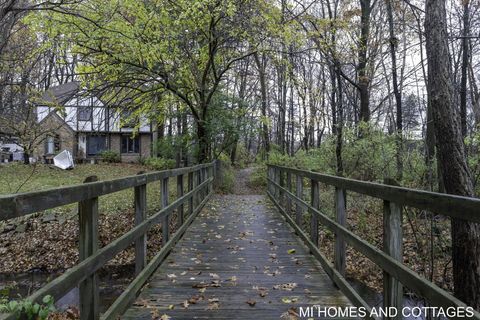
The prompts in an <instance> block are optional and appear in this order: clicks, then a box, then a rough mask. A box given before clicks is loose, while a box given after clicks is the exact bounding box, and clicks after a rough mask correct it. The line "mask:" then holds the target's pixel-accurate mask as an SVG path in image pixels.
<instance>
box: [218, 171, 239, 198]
mask: <svg viewBox="0 0 480 320" xmlns="http://www.w3.org/2000/svg"><path fill="white" fill-rule="evenodd" d="M234 186H235V173H234V172H233V169H232V168H231V167H229V168H224V169H223V170H222V181H221V183H220V185H219V186H218V191H219V192H221V193H233V188H234Z"/></svg>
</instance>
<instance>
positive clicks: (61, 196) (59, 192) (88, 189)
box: [0, 162, 214, 221]
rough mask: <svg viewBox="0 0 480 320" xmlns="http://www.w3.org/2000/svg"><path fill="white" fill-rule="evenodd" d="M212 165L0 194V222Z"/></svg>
mask: <svg viewBox="0 0 480 320" xmlns="http://www.w3.org/2000/svg"><path fill="white" fill-rule="evenodd" d="M213 163H214V162H210V163H204V164H199V165H196V166H191V167H184V168H177V169H168V170H162V171H153V172H147V173H143V174H138V175H133V176H126V177H121V178H116V179H111V180H101V181H95V182H87V183H81V184H75V185H70V186H64V187H56V188H50V189H45V190H40V191H30V192H23V193H15V194H6V195H0V221H5V220H9V219H12V218H18V217H21V216H25V215H28V214H31V213H34V212H38V211H42V210H46V209H51V208H55V207H59V206H63V205H68V204H71V203H75V202H79V201H82V200H86V199H90V198H93V197H98V196H102V195H106V194H110V193H114V192H118V191H122V190H125V189H129V188H132V187H137V186H140V185H143V184H146V183H150V182H155V181H159V180H161V179H164V178H169V177H175V176H179V175H182V174H186V173H189V172H193V171H196V170H199V169H203V168H209V167H211V166H213Z"/></svg>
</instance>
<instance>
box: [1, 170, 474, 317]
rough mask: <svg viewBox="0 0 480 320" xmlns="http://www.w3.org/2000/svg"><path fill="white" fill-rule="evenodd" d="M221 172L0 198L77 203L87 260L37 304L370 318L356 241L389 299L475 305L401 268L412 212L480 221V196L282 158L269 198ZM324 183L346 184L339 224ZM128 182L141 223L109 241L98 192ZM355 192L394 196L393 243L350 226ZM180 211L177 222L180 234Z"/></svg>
mask: <svg viewBox="0 0 480 320" xmlns="http://www.w3.org/2000/svg"><path fill="white" fill-rule="evenodd" d="M218 168H219V166H218V162H213V163H208V164H202V165H198V166H194V167H189V168H180V169H174V170H166V171H160V172H153V173H144V174H139V175H137V176H131V177H126V178H121V179H116V180H111V181H95V178H88V179H87V180H86V181H85V183H84V184H81V185H76V186H70V187H62V188H58V189H52V190H46V191H39V192H30V193H23V194H15V195H7V196H1V197H0V220H2V221H3V220H8V219H12V218H18V217H22V216H26V215H29V214H31V213H34V212H39V211H42V210H46V209H50V208H54V207H58V206H62V205H66V204H70V203H78V209H79V210H78V213H79V227H80V238H79V251H80V263H79V264H78V265H76V266H75V267H73V268H71V269H69V270H68V271H67V272H65V273H64V274H63V275H61V276H59V277H58V278H56V279H54V280H53V281H51V282H50V283H48V284H47V285H45V286H44V287H43V288H41V289H40V290H38V291H37V292H35V293H34V294H32V295H31V296H30V297H29V298H28V299H29V300H31V301H37V302H40V301H41V300H42V299H43V297H44V296H46V295H51V296H53V297H54V298H55V299H59V298H61V297H62V296H64V295H65V294H66V293H67V292H69V291H70V290H71V289H72V288H74V287H77V286H78V287H79V288H80V316H81V318H82V319H118V318H122V319H162V320H163V319H280V318H283V319H301V318H305V319H307V318H314V319H318V318H319V317H317V315H316V314H313V315H312V314H311V315H308V314H305V310H306V309H304V311H303V313H302V310H301V308H305V307H311V306H319V307H323V308H326V307H330V306H331V307H346V306H357V307H362V308H364V310H367V318H369V312H370V310H371V306H369V305H368V304H367V302H366V301H365V300H364V299H363V298H362V297H361V296H360V295H359V294H358V293H356V292H355V290H354V289H353V288H352V286H351V285H350V284H349V282H348V281H346V279H345V264H346V261H345V247H346V245H347V244H348V245H349V246H351V247H352V248H354V249H355V250H358V251H359V252H361V253H362V254H363V255H365V256H366V257H367V258H369V259H370V260H371V261H373V262H374V263H375V264H376V265H377V266H379V267H380V268H381V269H382V270H383V271H384V281H383V285H384V290H383V296H384V299H383V301H384V302H383V303H384V306H386V307H398V308H401V306H402V303H403V302H402V298H403V286H406V287H408V288H409V289H410V290H411V291H413V292H415V293H416V294H417V295H418V296H420V297H423V298H425V299H426V300H427V301H428V302H429V304H430V305H431V306H438V307H444V308H447V307H466V306H465V304H464V303H463V302H461V301H459V300H458V299H456V298H454V297H453V296H452V295H450V294H449V293H448V292H446V291H444V290H442V289H440V288H439V287H437V286H435V285H434V284H433V283H431V282H429V281H427V280H426V279H424V278H422V277H421V276H419V275H418V274H416V273H415V272H413V271H412V270H410V269H409V268H408V267H407V266H405V265H404V264H402V255H403V252H402V211H403V210H402V207H403V206H410V207H415V208H419V209H425V210H428V211H431V212H435V213H438V214H442V215H445V216H450V217H455V218H462V219H467V220H471V221H475V222H480V216H479V214H478V213H479V211H480V210H479V209H480V200H478V199H473V198H464V197H457V196H451V195H445V194H438V193H431V192H426V191H419V190H412V189H406V188H401V187H395V186H390V185H384V184H377V183H370V182H363V181H357V180H351V179H345V178H339V177H334V176H329V175H324V174H319V173H315V172H310V171H303V170H298V169H293V168H286V167H280V166H274V165H270V166H269V167H268V186H267V195H268V197H269V198H270V200H268V199H267V198H265V197H264V196H261V195H256V196H255V195H248V196H243V195H213V192H214V185H215V179H216V178H218V177H219V176H220V170H219V169H218ZM173 178H175V179H176V181H177V194H176V200H175V201H173V202H172V203H169V202H168V199H169V194H168V193H169V190H168V182H169V179H173ZM155 182H160V188H161V190H162V192H161V194H162V200H161V204H162V208H161V210H160V211H158V212H157V213H155V214H153V215H152V216H149V217H147V214H146V206H147V203H146V202H147V200H146V199H147V198H146V186H147V184H148V183H155ZM321 183H322V184H326V185H331V186H334V187H335V192H334V194H333V195H332V201H334V204H335V206H334V207H335V212H336V215H335V216H336V219H331V218H329V216H327V215H326V214H325V213H324V212H323V210H322V208H321V207H320V205H319V204H320V202H319V192H320V188H319V184H321ZM127 188H134V190H135V192H134V199H132V202H133V204H134V207H135V227H134V228H132V229H131V230H130V231H128V232H127V233H125V234H124V235H122V236H121V237H120V238H118V239H116V240H115V241H113V242H111V243H110V244H108V245H106V246H105V247H103V248H99V247H98V197H100V196H103V195H106V194H109V193H113V192H117V191H121V190H124V189H127ZM347 191H349V192H356V193H360V194H364V195H368V196H371V197H374V198H379V199H382V200H383V201H384V217H383V221H384V226H383V228H384V243H383V248H382V249H379V248H377V247H375V246H373V245H372V244H370V243H368V242H367V241H364V240H363V239H361V238H359V237H358V236H357V235H355V234H354V233H352V232H351V231H349V230H348V229H347V227H346V209H345V208H346V192H347ZM306 194H307V195H308V194H309V196H307V197H306V196H305V195H306ZM306 199H308V201H307V200H306ZM209 201H210V203H209V204H208V208H206V209H204V210H202V208H203V207H204V206H205V205H206V204H207V202H209ZM270 201H271V202H270ZM271 203H273V204H274V205H275V208H274V207H273V206H272V205H271ZM173 214H175V215H176V216H177V219H176V221H177V226H176V231H175V232H174V233H173V234H171V232H170V231H171V230H169V225H170V224H169V220H170V219H171V217H172V215H173ZM156 224H161V225H162V238H163V239H162V242H163V244H162V248H161V249H160V250H159V252H158V253H157V254H156V255H155V256H154V257H153V258H152V259H151V260H150V261H147V255H146V244H147V241H148V239H147V237H146V234H147V231H148V230H149V229H150V228H151V227H152V226H154V225H156ZM320 224H321V225H323V226H324V227H326V228H328V229H329V230H331V231H332V232H333V233H334V234H335V254H334V256H335V259H334V263H333V264H332V263H330V261H328V259H326V258H325V255H324V254H322V252H320V250H319V246H318V230H319V225H320ZM304 225H308V226H309V227H308V228H307V230H303V228H302V226H304ZM131 245H134V246H135V272H136V277H135V279H134V280H133V281H132V282H131V283H130V285H129V286H128V287H127V288H126V290H125V291H124V292H123V293H122V294H121V295H120V297H118V299H117V300H116V301H115V302H114V303H113V304H112V305H111V306H110V308H109V309H108V310H107V311H106V312H105V313H103V314H100V312H99V305H98V303H99V289H98V277H97V271H98V270H99V269H100V268H101V267H102V266H103V265H104V264H105V263H106V262H107V261H109V260H110V259H112V258H113V257H114V256H115V255H117V254H118V253H119V252H121V251H122V250H125V249H127V248H128V247H130V246H131ZM16 317H17V316H16V315H13V314H3V315H0V318H2V319H15V318H16ZM327 317H328V316H327ZM323 318H326V317H325V316H323ZM337 318H338V317H337ZM474 318H475V319H480V315H479V314H478V313H475V314H474Z"/></svg>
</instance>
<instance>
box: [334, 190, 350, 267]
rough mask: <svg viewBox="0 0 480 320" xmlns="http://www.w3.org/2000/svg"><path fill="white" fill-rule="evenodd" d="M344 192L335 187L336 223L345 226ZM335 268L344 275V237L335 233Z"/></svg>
mask: <svg viewBox="0 0 480 320" xmlns="http://www.w3.org/2000/svg"><path fill="white" fill-rule="evenodd" d="M345 199H346V193H345V190H344V189H340V188H335V211H336V217H337V219H336V220H337V223H338V224H340V225H342V226H346V224H347V212H346V206H345ZM335 269H337V271H338V272H340V274H341V275H342V276H345V239H343V237H342V236H339V235H338V234H336V235H335Z"/></svg>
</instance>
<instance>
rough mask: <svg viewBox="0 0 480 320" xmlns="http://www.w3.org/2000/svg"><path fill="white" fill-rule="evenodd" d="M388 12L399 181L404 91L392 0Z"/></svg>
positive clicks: (401, 175) (401, 174) (398, 179)
mask: <svg viewBox="0 0 480 320" xmlns="http://www.w3.org/2000/svg"><path fill="white" fill-rule="evenodd" d="M387 13H388V28H389V33H390V57H391V59H392V80H393V81H392V82H393V93H394V95H395V104H396V111H397V112H396V113H397V115H396V123H395V124H396V148H397V150H396V160H397V174H396V179H397V181H402V178H403V161H402V156H403V115H402V93H401V92H400V88H399V85H398V76H397V52H396V50H397V44H398V39H397V38H396V37H395V30H394V26H393V8H392V0H387Z"/></svg>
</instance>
